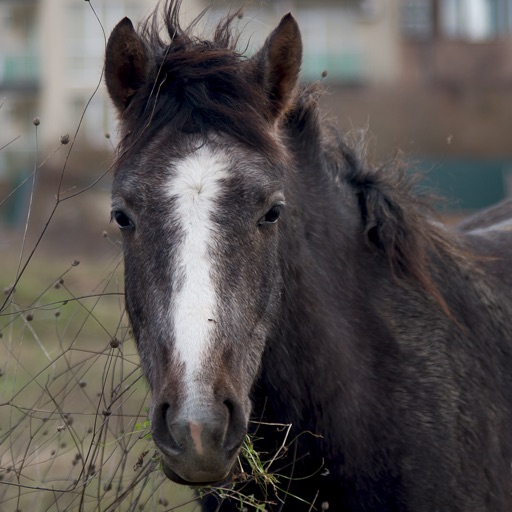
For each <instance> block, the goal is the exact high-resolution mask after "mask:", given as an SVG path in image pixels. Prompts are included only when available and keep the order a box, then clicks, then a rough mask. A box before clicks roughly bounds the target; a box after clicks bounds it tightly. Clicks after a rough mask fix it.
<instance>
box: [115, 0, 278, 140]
mask: <svg viewBox="0 0 512 512" xmlns="http://www.w3.org/2000/svg"><path fill="white" fill-rule="evenodd" d="M180 7H181V0H167V1H166V2H165V4H164V6H163V7H162V16H161V15H160V12H159V10H158V9H157V10H155V12H154V13H153V14H151V15H150V17H149V18H147V19H146V20H145V21H144V22H143V23H142V24H141V25H140V27H139V30H138V33H139V36H140V38H141V40H142V42H143V45H144V47H145V49H146V55H147V57H148V58H149V60H150V67H149V70H148V75H149V76H148V77H147V80H146V82H145V83H144V84H143V85H142V86H141V87H140V89H138V90H137V92H136V94H135V95H134V96H133V98H132V99H131V101H130V104H129V106H128V108H127V110H126V113H125V120H126V122H128V123H129V125H130V130H129V131H128V133H127V138H126V140H125V141H124V145H125V146H126V144H127V143H132V142H133V141H134V140H139V139H140V138H141V137H142V138H144V139H146V137H151V136H152V135H154V134H155V133H157V132H158V131H159V130H160V129H161V128H162V127H163V126H172V127H173V129H174V130H176V131H177V132H185V133H201V134H204V133H205V132H206V131H221V132H223V133H226V134H227V135H230V136H232V137H234V138H236V139H238V140H241V141H242V142H243V143H245V144H247V145H248V146H250V147H255V148H258V149H259V150H261V149H262V148H265V147H267V146H269V145H270V144H271V140H270V137H269V135H268V126H267V125H265V120H264V118H263V117H262V115H261V105H262V104H263V103H264V99H263V94H262V92H261V89H260V88H258V87H255V86H254V82H253V81H251V80H247V74H246V73H244V72H243V69H242V68H243V67H244V66H245V65H246V62H247V59H246V58H245V57H244V55H243V54H241V53H239V52H238V51H237V49H236V44H237V37H236V35H235V33H234V29H233V26H232V25H233V21H234V20H235V19H236V18H237V17H238V16H239V12H238V11H236V12H234V13H232V14H230V15H229V16H228V17H226V18H225V19H223V20H222V21H221V22H219V24H218V25H217V27H216V29H215V31H214V34H213V37H212V39H211V40H203V39H200V38H198V37H196V36H194V35H192V29H193V28H195V27H196V26H197V25H198V23H199V21H200V20H201V19H202V18H203V16H204V14H205V13H206V11H204V12H203V13H202V14H201V15H199V16H198V17H197V18H196V19H195V20H194V21H193V22H192V23H191V25H189V27H187V28H186V29H184V28H182V27H181V26H180V23H179V10H180ZM161 20H162V21H163V24H164V28H165V32H166V39H164V38H162V36H161V30H160V26H161Z"/></svg>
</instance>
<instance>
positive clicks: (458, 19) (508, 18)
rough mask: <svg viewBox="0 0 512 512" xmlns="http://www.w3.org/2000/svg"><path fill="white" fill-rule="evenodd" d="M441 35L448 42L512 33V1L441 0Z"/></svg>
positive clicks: (491, 37) (493, 37)
mask: <svg viewBox="0 0 512 512" xmlns="http://www.w3.org/2000/svg"><path fill="white" fill-rule="evenodd" d="M439 29H440V34H441V35H442V36H444V37H446V38H449V39H466V40H468V41H485V40H490V39H495V38H498V37H501V36H504V35H507V34H510V33H511V32H512V30H511V29H512V0H443V1H442V2H439Z"/></svg>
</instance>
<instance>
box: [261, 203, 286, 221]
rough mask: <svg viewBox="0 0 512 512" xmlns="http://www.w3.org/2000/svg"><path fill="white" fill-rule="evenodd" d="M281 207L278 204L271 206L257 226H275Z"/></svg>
mask: <svg viewBox="0 0 512 512" xmlns="http://www.w3.org/2000/svg"><path fill="white" fill-rule="evenodd" d="M281 207H282V205H280V204H276V205H275V206H272V208H270V210H269V211H268V212H267V213H266V214H265V215H264V216H263V217H262V218H261V219H260V220H259V222H258V225H259V226H261V225H263V224H275V223H276V222H277V219H278V218H279V215H280V214H281Z"/></svg>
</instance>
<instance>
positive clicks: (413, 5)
mask: <svg viewBox="0 0 512 512" xmlns="http://www.w3.org/2000/svg"><path fill="white" fill-rule="evenodd" d="M402 30H403V33H404V34H405V35H406V36H407V37H409V38H411V39H429V38H430V37H432V35H433V33H434V6H433V4H432V0H405V1H404V2H403V4H402Z"/></svg>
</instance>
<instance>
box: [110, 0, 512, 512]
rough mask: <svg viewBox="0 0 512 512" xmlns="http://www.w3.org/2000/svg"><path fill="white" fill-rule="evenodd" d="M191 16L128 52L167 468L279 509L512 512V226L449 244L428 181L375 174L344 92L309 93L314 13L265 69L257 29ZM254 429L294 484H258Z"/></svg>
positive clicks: (147, 368)
mask: <svg viewBox="0 0 512 512" xmlns="http://www.w3.org/2000/svg"><path fill="white" fill-rule="evenodd" d="M179 10H180V1H178V0H167V2H166V3H165V5H164V8H163V9H162V11H163V13H162V12H161V11H160V10H159V9H157V10H156V11H155V13H154V14H153V15H151V16H150V17H149V18H148V19H147V20H146V21H145V22H143V23H142V24H141V25H139V27H138V28H137V29H135V28H134V26H133V24H132V22H131V21H130V20H129V19H128V18H124V19H123V20H121V21H120V22H119V23H118V24H117V26H116V27H115V28H114V30H113V31H112V33H111V35H110V37H109V40H108V44H107V48H106V56H105V80H106V86H107V90H108V93H109V95H110V98H111V100H112V102H113V105H114V108H115V110H116V112H117V115H118V120H119V130H120V142H119V145H118V150H117V155H116V160H115V172H114V179H113V185H112V219H113V221H115V222H116V223H117V225H118V226H119V229H120V231H121V233H122V240H123V242H122V243H123V255H124V265H125V295H126V310H127V313H128V315H129V319H130V322H131V326H132V331H133V334H134V338H135V340H136V343H137V347H138V352H139V355H140V364H141V369H142V372H143V374H144V376H145V378H146V380H147V382H148V383H149V387H150V390H151V406H150V409H149V416H150V423H151V433H152V436H153V440H154V442H155V444H156V446H157V447H158V449H159V452H160V454H161V467H162V470H163V472H164V474H165V475H166V476H167V477H168V478H169V479H170V480H172V481H174V482H176V483H179V484H183V485H189V486H192V487H198V486H199V487H201V486H211V485H214V484H215V485H224V486H225V489H231V487H230V486H232V485H234V486H235V488H236V489H240V493H241V494H242V495H244V496H246V497H254V498H257V499H260V500H262V501H261V503H263V505H262V507H264V508H265V510H268V511H277V510H279V511H286V510H288V511H301V510H304V511H306V510H308V511H309V510H327V509H328V510H334V511H343V512H370V511H372V512H377V511H378V512H391V511H393V512H405V511H407V512H424V511H425V512H427V511H428V512H433V511H447V510H449V511H451V512H477V511H478V512H482V511H487V512H491V511H492V512H505V511H507V512H510V510H512V500H511V462H512V432H511V428H512V271H511V269H512V267H511V265H510V248H511V247H512V232H511V231H510V230H506V229H502V227H503V223H504V222H506V221H508V222H510V218H511V216H510V215H509V213H510V212H509V210H507V211H506V212H505V211H504V210H500V211H499V215H498V217H499V220H500V223H499V225H500V226H501V228H500V229H496V230H495V229H494V228H493V221H492V219H493V218H494V216H493V214H492V213H491V215H490V216H489V215H487V216H486V215H484V216H483V217H481V218H479V219H476V221H475V223H474V225H473V228H471V227H470V228H468V229H466V228H464V226H462V227H461V228H460V229H449V228H447V227H444V226H443V225H442V224H441V223H440V222H438V221H437V220H436V217H435V215H434V214H433V212H432V209H431V208H430V206H429V201H428V198H425V197H422V196H420V195H418V193H417V191H416V189H415V187H414V181H413V180H412V178H411V177H410V173H408V172H407V169H406V166H405V165H404V164H401V163H400V162H398V161H397V160H396V159H394V160H393V161H392V162H390V163H388V164H384V165H380V166H371V165H368V164H367V163H365V161H364V159H363V158H362V157H361V156H360V152H359V151H358V148H357V147H354V146H353V145H351V144H350V142H349V141H348V140H347V139H346V138H345V137H343V136H342V135H340V134H339V132H338V130H337V129H336V127H335V126H334V124H333V123H331V122H328V121H326V120H325V117H324V116H323V115H322V112H321V109H320V106H319V100H320V98H321V94H322V87H321V84H319V83H316V84H315V83H313V84H309V85H308V84H306V85H303V84H301V83H299V73H300V67H301V61H302V42H301V36H300V29H299V26H298V24H297V22H296V21H295V19H294V17H293V16H292V15H291V14H286V15H285V16H284V17H283V18H282V19H281V21H280V23H279V24H278V26H277V27H276V28H275V29H274V30H273V31H272V32H271V33H270V34H269V36H268V38H267V39H266V41H265V42H264V44H263V45H262V46H261V47H260V48H259V50H258V51H256V52H255V53H254V54H252V55H250V56H248V55H245V54H244V53H243V52H240V51H239V50H238V49H237V32H236V30H235V28H234V24H235V22H236V19H237V16H238V14H237V13H231V14H229V15H228V16H227V17H226V18H225V19H224V20H222V21H221V22H219V24H218V25H217V27H216V29H215V31H214V33H213V35H212V36H211V37H209V38H207V37H200V36H198V35H196V34H195V32H196V30H197V25H198V21H197V20H196V22H194V23H192V24H191V25H190V26H188V27H187V28H183V27H182V26H181V25H180V22H179ZM162 16H163V22H164V23H163V25H164V27H165V31H166V35H165V37H164V36H163V35H162V33H161V30H160V21H159V20H161V19H162ZM505 213H506V215H505ZM479 227H480V228H481V229H478V228H479ZM248 434H250V435H251V436H252V442H253V443H254V449H255V450H256V451H257V452H258V453H259V454H260V456H261V457H262V459H266V460H271V461H272V462H273V465H272V468H271V470H273V471H274V472H275V473H276V474H279V477H278V482H279V483H278V484H276V483H275V482H274V483H268V482H267V481H265V482H263V484H261V482H259V483H258V482H257V481H256V479H255V478H251V477H250V476H248V475H247V471H246V470H245V469H246V466H244V465H243V464H244V463H243V462H240V461H241V460H242V457H241V456H240V453H241V450H242V449H243V446H244V443H245V442H247V435H248ZM240 464H242V467H243V470H240ZM244 475H245V477H246V479H245V480H244V478H243V476H244ZM236 486H238V487H236ZM206 489H208V487H206ZM199 495H200V496H201V498H200V500H201V504H202V507H203V510H221V511H230V510H240V507H241V506H240V501H239V500H237V499H236V497H232V496H231V495H229V494H226V493H225V494H222V493H220V494H214V493H210V492H206V491H204V489H203V491H202V492H201V493H199ZM198 499H199V498H198ZM241 502H242V504H243V503H247V502H246V501H243V500H241ZM259 510H262V508H259Z"/></svg>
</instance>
